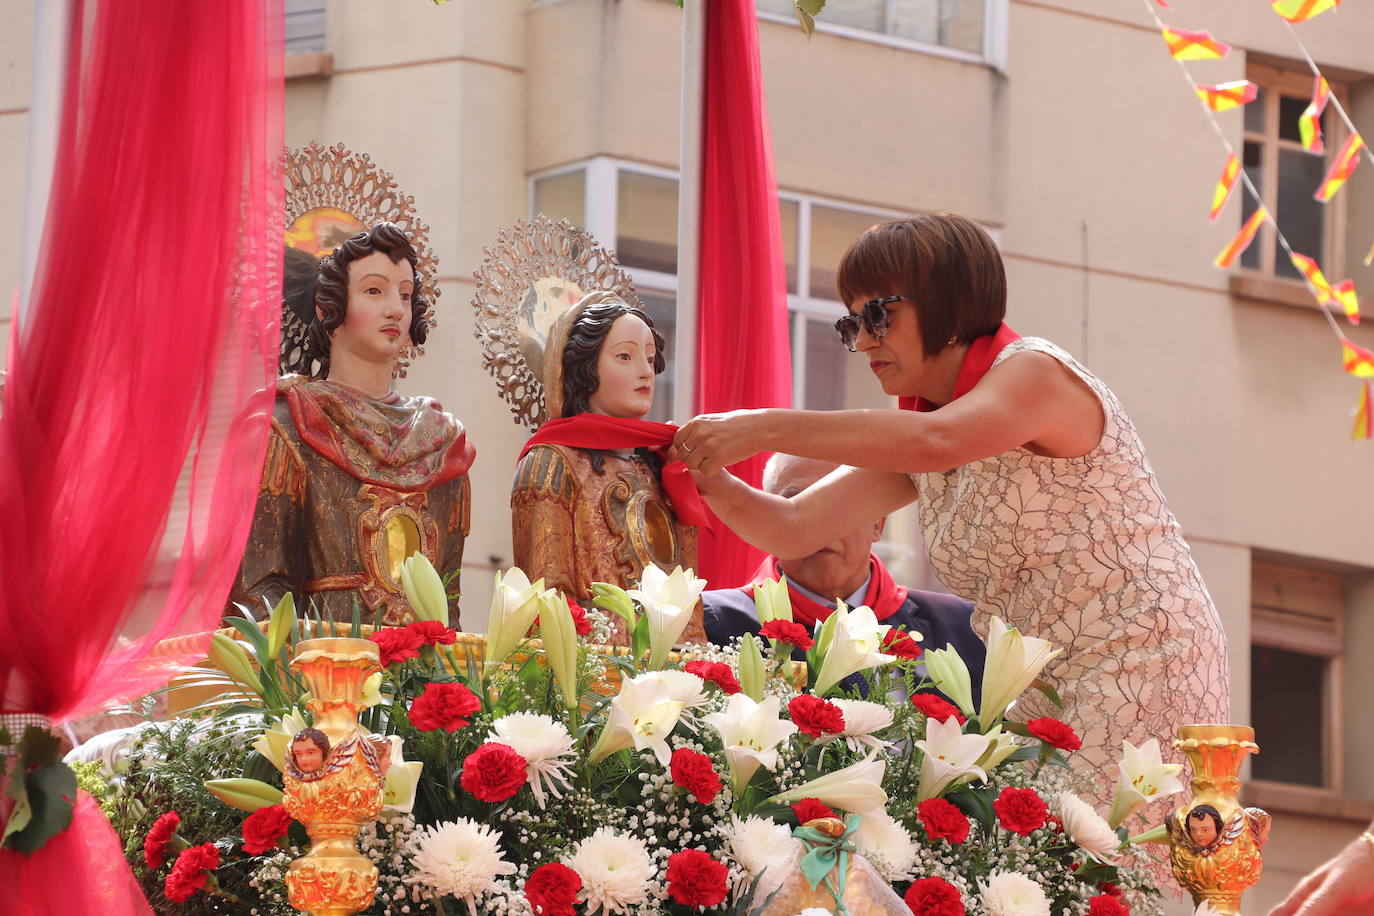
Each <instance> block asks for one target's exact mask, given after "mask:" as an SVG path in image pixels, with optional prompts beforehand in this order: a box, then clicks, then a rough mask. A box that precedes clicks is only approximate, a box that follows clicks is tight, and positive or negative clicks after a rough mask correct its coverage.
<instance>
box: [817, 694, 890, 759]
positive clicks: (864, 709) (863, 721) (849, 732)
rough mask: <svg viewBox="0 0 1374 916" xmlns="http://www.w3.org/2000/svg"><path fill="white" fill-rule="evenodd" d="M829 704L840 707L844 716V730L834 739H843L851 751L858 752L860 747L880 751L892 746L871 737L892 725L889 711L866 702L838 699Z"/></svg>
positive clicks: (878, 705)
mask: <svg viewBox="0 0 1374 916" xmlns="http://www.w3.org/2000/svg"><path fill="white" fill-rule="evenodd" d="M830 702H831V703H834V704H835V705H836V706H838V707H840V712H842V713H843V714H844V729H843V730H842V731H840V732H838V733H837V734H836V735H835V739H839V738H843V739H844V740H845V743H846V744H848V745H849V749H850V750H851V751H855V752H858V750H859V748H860V747H869V748H872V749H873V750H875V751H881V750H884V749H885V748H889V747H891V746H892V742H890V741H883V740H882V739H880V738H876V737H874V735H873V733H874V732H880V731H882V730H883V729H885V728H887V727H888V726H889V725H891V724H892V710H891V709H888V708H887V707H886V706H884V705H882V704H881V703H872V702H869V701H868V700H846V699H843V698H839V699H832V700H831V701H830ZM826 737H829V736H826Z"/></svg>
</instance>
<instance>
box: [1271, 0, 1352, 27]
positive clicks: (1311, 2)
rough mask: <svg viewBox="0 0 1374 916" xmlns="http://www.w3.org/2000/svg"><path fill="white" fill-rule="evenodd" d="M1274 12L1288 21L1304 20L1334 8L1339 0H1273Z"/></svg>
mask: <svg viewBox="0 0 1374 916" xmlns="http://www.w3.org/2000/svg"><path fill="white" fill-rule="evenodd" d="M1273 5H1274V12H1276V13H1278V14H1279V15H1280V16H1282V17H1283V18H1284V19H1286V20H1288V21H1289V22H1306V21H1307V20H1309V19H1311V18H1312V17H1313V16H1320V15H1321V14H1322V13H1324V12H1326V11H1327V10H1332V9H1336V8H1337V7H1339V6H1340V5H1341V0H1274V4H1273Z"/></svg>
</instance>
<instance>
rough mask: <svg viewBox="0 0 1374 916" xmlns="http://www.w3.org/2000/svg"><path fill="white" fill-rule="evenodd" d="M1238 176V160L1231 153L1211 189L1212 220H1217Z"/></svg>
mask: <svg viewBox="0 0 1374 916" xmlns="http://www.w3.org/2000/svg"><path fill="white" fill-rule="evenodd" d="M1239 176H1240V160H1239V159H1237V158H1236V154H1235V153H1232V154H1231V155H1230V157H1228V158H1227V160H1226V167H1225V168H1224V169H1222V170H1221V177H1220V178H1218V179H1217V186H1216V189H1215V190H1213V191H1212V215H1211V219H1212V222H1214V223H1215V222H1216V221H1217V217H1218V216H1220V215H1221V208H1222V207H1224V206H1226V201H1228V200H1230V199H1231V192H1232V191H1233V190H1235V187H1236V178H1238V177H1239Z"/></svg>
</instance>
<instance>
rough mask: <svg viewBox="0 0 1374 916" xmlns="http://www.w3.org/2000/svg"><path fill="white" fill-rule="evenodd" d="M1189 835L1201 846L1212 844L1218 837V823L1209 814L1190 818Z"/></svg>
mask: <svg viewBox="0 0 1374 916" xmlns="http://www.w3.org/2000/svg"><path fill="white" fill-rule="evenodd" d="M1188 836H1190V837H1192V840H1193V842H1194V843H1196V844H1197V845H1199V846H1210V845H1212V841H1213V840H1215V839H1216V838H1217V825H1216V824H1215V823H1213V822H1212V818H1211V817H1210V816H1209V815H1203V816H1202V817H1200V818H1197V817H1189V818H1188Z"/></svg>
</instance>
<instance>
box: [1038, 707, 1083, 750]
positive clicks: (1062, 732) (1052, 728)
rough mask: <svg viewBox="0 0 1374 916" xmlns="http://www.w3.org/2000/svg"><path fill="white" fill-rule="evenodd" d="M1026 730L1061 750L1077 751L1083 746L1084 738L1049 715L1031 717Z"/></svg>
mask: <svg viewBox="0 0 1374 916" xmlns="http://www.w3.org/2000/svg"><path fill="white" fill-rule="evenodd" d="M1026 731H1028V732H1030V733H1031V734H1032V735H1034V736H1035V737H1037V738H1039V739H1040V740H1041V741H1043V742H1045V743H1046V744H1053V745H1054V746H1055V747H1057V748H1059V749H1060V750H1061V751H1076V750H1078V749H1079V748H1080V747H1082V746H1083V739H1082V738H1079V737H1078V735H1076V734H1074V730H1073V729H1072V728H1070V727H1069V726H1068V725H1065V724H1064V723H1063V722H1060V721H1059V720H1058V719H1051V718H1049V717H1048V716H1046V717H1044V718H1040V719H1031V720H1030V721H1029V722H1027V723H1026Z"/></svg>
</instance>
